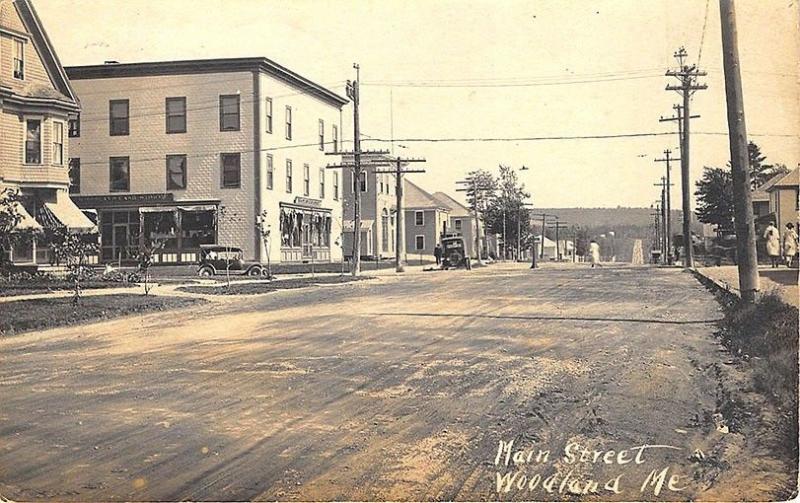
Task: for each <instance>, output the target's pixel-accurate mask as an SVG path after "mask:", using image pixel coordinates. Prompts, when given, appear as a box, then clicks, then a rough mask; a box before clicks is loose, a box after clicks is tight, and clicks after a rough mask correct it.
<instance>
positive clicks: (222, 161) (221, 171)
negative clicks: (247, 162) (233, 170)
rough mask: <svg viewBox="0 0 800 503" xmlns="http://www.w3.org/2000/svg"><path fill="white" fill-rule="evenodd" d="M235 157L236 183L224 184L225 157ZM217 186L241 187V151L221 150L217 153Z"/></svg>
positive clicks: (226, 187) (224, 187) (225, 187)
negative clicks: (236, 160) (237, 173)
mask: <svg viewBox="0 0 800 503" xmlns="http://www.w3.org/2000/svg"><path fill="white" fill-rule="evenodd" d="M226 157H236V158H237V159H238V160H239V163H238V164H239V165H238V168H239V169H238V171H239V177H238V180H237V182H236V185H225V158H226ZM219 187H220V188H221V189H240V188H242V154H241V152H221V153H220V154H219Z"/></svg>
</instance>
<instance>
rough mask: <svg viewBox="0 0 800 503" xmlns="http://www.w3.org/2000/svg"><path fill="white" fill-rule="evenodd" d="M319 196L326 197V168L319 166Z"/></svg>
mask: <svg viewBox="0 0 800 503" xmlns="http://www.w3.org/2000/svg"><path fill="white" fill-rule="evenodd" d="M319 198H320V199H325V168H319Z"/></svg>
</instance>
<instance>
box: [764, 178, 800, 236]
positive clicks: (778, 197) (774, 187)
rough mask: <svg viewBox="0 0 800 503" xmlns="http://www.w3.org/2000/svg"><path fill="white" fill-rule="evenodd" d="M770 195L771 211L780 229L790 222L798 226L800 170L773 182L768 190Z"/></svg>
mask: <svg viewBox="0 0 800 503" xmlns="http://www.w3.org/2000/svg"><path fill="white" fill-rule="evenodd" d="M766 190H767V192H768V193H769V210H770V214H771V215H773V216H774V219H775V222H776V223H777V224H778V229H780V230H781V231H783V228H784V226H785V225H786V224H788V223H789V222H791V223H793V224H794V225H795V226H797V224H798V210H800V168H797V169H794V170H792V171H790V172H789V173H786V174H785V175H783V176H781V177H780V178H778V179H777V180H774V181H772V183H771V184H770V186H769V187H768V188H767V189H766Z"/></svg>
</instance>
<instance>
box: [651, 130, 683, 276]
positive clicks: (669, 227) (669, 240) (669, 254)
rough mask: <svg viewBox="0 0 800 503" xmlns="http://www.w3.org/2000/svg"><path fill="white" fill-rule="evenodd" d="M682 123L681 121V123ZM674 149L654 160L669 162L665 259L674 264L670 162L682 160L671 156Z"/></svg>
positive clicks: (666, 196) (665, 210)
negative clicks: (661, 157)
mask: <svg viewBox="0 0 800 503" xmlns="http://www.w3.org/2000/svg"><path fill="white" fill-rule="evenodd" d="M679 124H680V123H679ZM671 153H672V151H671V150H670V149H666V150H665V151H664V158H663V159H656V160H655V161H654V162H664V163H666V164H667V174H666V177H665V178H666V194H665V205H663V206H662V208H663V211H664V212H665V213H666V218H665V222H664V235H665V236H666V240H665V243H664V248H665V249H666V252H667V253H666V255H664V260H665V263H666V264H670V265H672V201H671V200H672V198H671V195H670V187H671V186H672V182H670V172H671V171H672V169H671V167H670V162H672V161H680V158H678V159H676V158H674V157H670V154H671Z"/></svg>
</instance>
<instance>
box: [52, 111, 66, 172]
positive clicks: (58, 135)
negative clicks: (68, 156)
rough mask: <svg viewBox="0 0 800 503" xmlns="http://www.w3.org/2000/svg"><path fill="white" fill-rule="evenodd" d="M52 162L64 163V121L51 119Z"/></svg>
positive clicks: (59, 164)
mask: <svg viewBox="0 0 800 503" xmlns="http://www.w3.org/2000/svg"><path fill="white" fill-rule="evenodd" d="M53 164H56V165H58V166H61V165H62V164H64V123H63V122H58V121H53Z"/></svg>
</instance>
